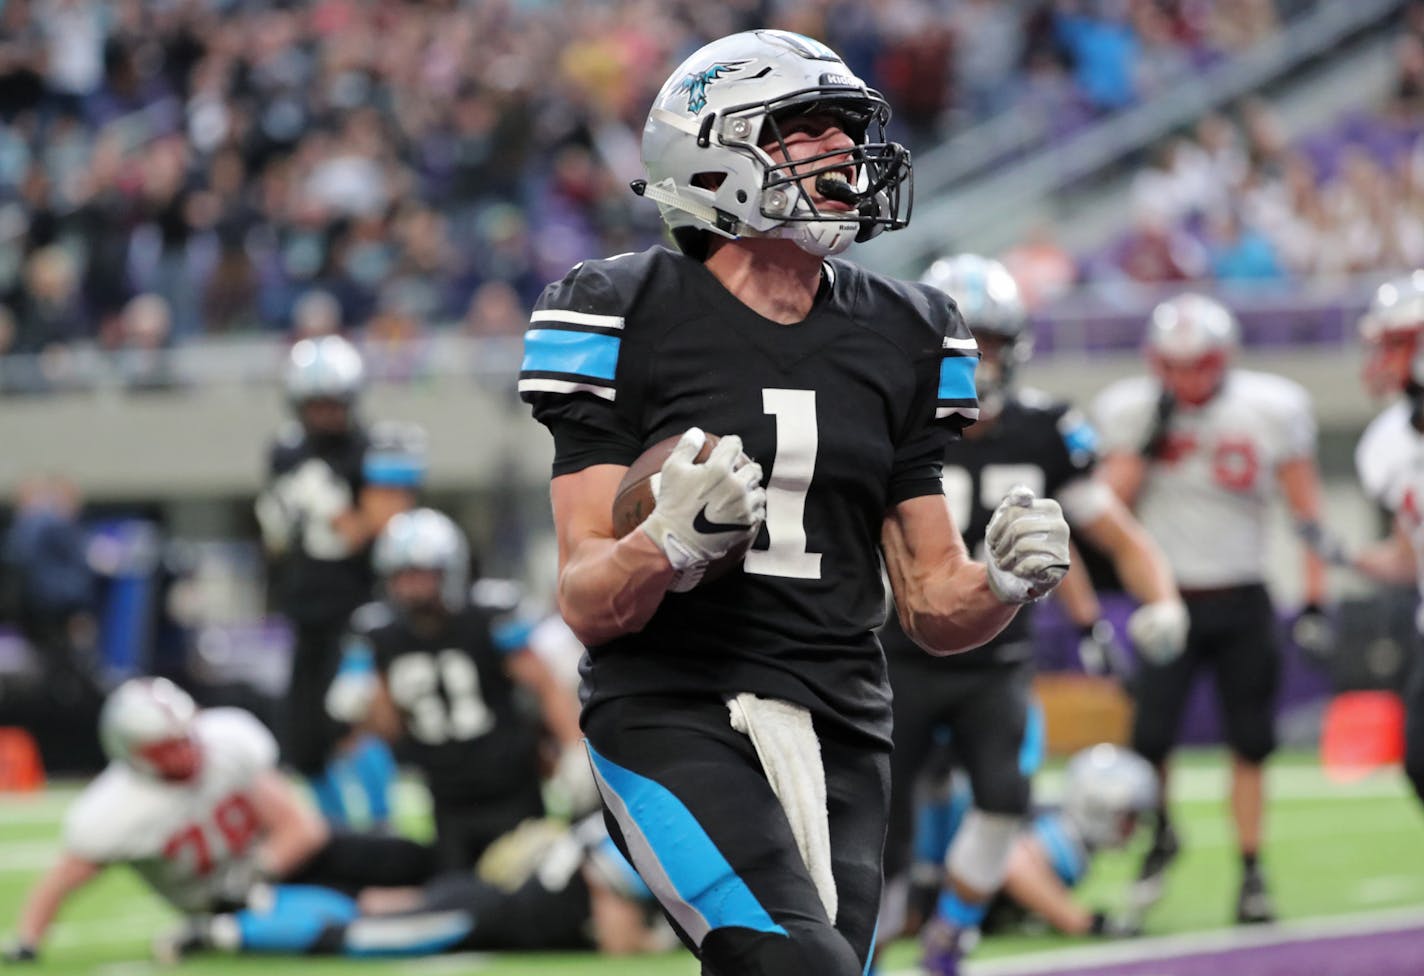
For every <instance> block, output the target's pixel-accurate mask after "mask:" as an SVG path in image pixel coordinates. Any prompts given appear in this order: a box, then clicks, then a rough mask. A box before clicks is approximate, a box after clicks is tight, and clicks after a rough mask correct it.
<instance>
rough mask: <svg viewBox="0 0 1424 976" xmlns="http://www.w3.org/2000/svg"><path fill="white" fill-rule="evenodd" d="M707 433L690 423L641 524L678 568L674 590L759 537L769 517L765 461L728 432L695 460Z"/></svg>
mask: <svg viewBox="0 0 1424 976" xmlns="http://www.w3.org/2000/svg"><path fill="white" fill-rule="evenodd" d="M706 440H707V435H706V434H704V433H703V432H702V430H701V429H700V428H697V427H690V428H688V430H687V432H686V433H685V434H683V435H682V439H681V440H680V441H678V442H677V446H676V447H674V448H673V449H672V453H671V454H669V455H668V459H667V460H666V461H664V462H663V466H662V471H661V472H660V478H659V480H658V483H657V493H656V494H657V502H656V504H655V505H654V507H653V514H651V515H649V516H648V517H647V518H646V519H644V520H643V525H642V529H643V531H644V532H646V533H647V534H648V537H649V538H650V539H652V540H653V542H655V543H657V546H658V548H659V549H661V550H662V551H663V553H664V554H666V555H667V558H668V562H670V563H672V567H673V569H675V570H677V571H678V576H677V577H676V578H675V579H674V580H673V584H672V586H671V587H670V589H672V590H674V591H679V592H680V591H682V590H688V589H691V588H692V587H694V586H696V585H697V583H698V582H699V581H700V580H701V579H702V570H703V569H705V568H706V566H707V564H708V563H710V562H711V561H712V560H714V559H720V558H722V557H723V556H725V555H726V554H727V553H729V552H731V551H732V550H733V549H735V548H736V547H737V546H739V545H744V544H746V543H747V542H748V541H749V540H750V539H753V538H755V537H756V534H757V532H758V531H760V529H761V524H762V522H763V521H765V519H766V489H765V488H763V487H762V486H761V465H759V464H757V463H756V462H755V461H753V460H751V459H750V458H748V457H747V456H746V455H745V454H743V453H742V439H741V438H740V437H738V436H737V435H736V434H728V435H727V436H725V437H723V438H722V439H721V440H719V441H718V442H717V446H716V447H714V448H713V449H712V453H711V454H710V455H708V457H707V460H706V461H704V462H703V463H702V464H696V463H694V462H693V458H695V457H697V452H698V451H700V450H702V445H703V444H704V443H705V442H706Z"/></svg>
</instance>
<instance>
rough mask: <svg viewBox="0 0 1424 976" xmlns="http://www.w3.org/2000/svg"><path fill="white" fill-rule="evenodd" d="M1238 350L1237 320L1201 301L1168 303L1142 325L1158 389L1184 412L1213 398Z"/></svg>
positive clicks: (1181, 298)
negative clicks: (1177, 403) (1186, 408)
mask: <svg viewBox="0 0 1424 976" xmlns="http://www.w3.org/2000/svg"><path fill="white" fill-rule="evenodd" d="M1240 345H1241V326H1240V325H1239V324H1238V323H1237V321H1236V316H1235V315H1233V314H1232V313H1231V310H1230V309H1228V308H1227V307H1226V306H1225V305H1223V304H1221V303H1220V302H1218V301H1217V300H1216V299H1214V298H1210V297H1208V296H1206V295H1200V294H1195V293H1190V292H1189V293H1187V294H1183V295H1177V296H1176V297H1175V298H1169V299H1168V300H1167V301H1165V302H1162V303H1161V304H1160V305H1158V306H1157V307H1156V308H1154V309H1153V310H1152V317H1151V319H1150V320H1149V321H1148V323H1147V342H1146V347H1145V348H1146V352H1147V357H1148V359H1149V360H1150V361H1151V363H1152V367H1153V369H1154V370H1155V371H1156V373H1157V375H1158V377H1159V378H1160V379H1161V380H1162V385H1163V386H1164V387H1166V388H1167V389H1168V390H1170V391H1171V393H1172V395H1173V396H1174V397H1176V398H1177V401H1178V402H1179V403H1182V404H1185V405H1187V406H1201V405H1202V404H1204V403H1206V402H1207V401H1209V400H1210V399H1211V398H1212V397H1214V396H1216V393H1217V391H1218V390H1220V389H1221V384H1222V382H1223V381H1224V380H1225V378H1226V369H1227V367H1228V366H1229V365H1230V362H1231V359H1232V357H1233V356H1234V355H1235V354H1236V350H1237V348H1238V347H1239V346H1240Z"/></svg>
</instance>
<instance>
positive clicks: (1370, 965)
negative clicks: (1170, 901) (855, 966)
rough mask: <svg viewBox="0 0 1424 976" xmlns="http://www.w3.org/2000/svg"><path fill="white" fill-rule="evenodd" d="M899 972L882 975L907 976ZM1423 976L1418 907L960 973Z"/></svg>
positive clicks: (1423, 923)
mask: <svg viewBox="0 0 1424 976" xmlns="http://www.w3.org/2000/svg"><path fill="white" fill-rule="evenodd" d="M914 972H916V971H915V970H906V971H901V972H899V973H892V974H888V976H911V974H912V973H914ZM1087 973H1091V974H1093V976H1424V909H1421V908H1419V907H1413V908H1407V909H1393V910H1389V911H1384V912H1374V913H1370V914H1367V915H1351V916H1337V917H1326V918H1315V919H1303V920H1299V921H1294V922H1286V923H1282V924H1279V925H1273V926H1263V927H1259V928H1230V929H1221V930H1217V931H1212V932H1201V933H1195V934H1187V935H1174V936H1163V937H1159V938H1149V939H1138V940H1132V941H1126V942H1116V943H1111V944H1098V945H1092V944H1089V945H1084V946H1082V947H1075V948H1069V949H1060V950H1056V951H1053V952H1042V953H1035V954H1033V955H1029V956H1018V957H1015V958H1012V959H988V960H984V961H982V962H976V961H974V959H973V958H972V957H971V958H970V959H969V960H967V961H966V962H965V963H964V976H1058V974H1061V976H1081V974H1087Z"/></svg>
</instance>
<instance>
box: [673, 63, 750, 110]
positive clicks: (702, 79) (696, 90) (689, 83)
mask: <svg viewBox="0 0 1424 976" xmlns="http://www.w3.org/2000/svg"><path fill="white" fill-rule="evenodd" d="M746 63H747V62H745V61H718V62H717V63H716V64H713V65H709V66H708V67H706V68H703V69H702V70H701V71H689V72H688V73H687V76H686V77H684V78H683V79H682V81H680V82H678V84H677V90H678V91H680V92H687V110H688V111H689V112H692V113H694V114H695V113H697V112H700V111H702V109H703V108H704V107H706V105H707V86H708V85H710V84H712V82H714V81H716V80H717V79H718V78H720V77H722V76H723V75H729V74H731V73H732V72H733V71H741V70H742V65H744V64H746Z"/></svg>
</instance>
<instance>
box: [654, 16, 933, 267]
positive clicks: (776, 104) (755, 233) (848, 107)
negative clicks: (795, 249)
mask: <svg viewBox="0 0 1424 976" xmlns="http://www.w3.org/2000/svg"><path fill="white" fill-rule="evenodd" d="M816 112H825V113H828V114H830V115H832V116H834V117H835V118H836V120H837V124H838V127H839V128H840V129H841V130H842V131H844V132H845V133H846V135H847V136H849V137H850V139H851V140H852V141H853V142H854V143H855V145H854V146H853V147H852V148H849V149H847V150H844V151H840V150H837V151H833V152H826V153H822V154H820V155H817V156H813V157H810V158H808V159H803V160H798V161H797V162H796V163H795V164H794V166H793V164H792V163H789V162H785V161H782V162H777V161H774V160H773V159H772V157H771V155H770V154H769V153H768V152H767V151H766V150H765V149H763V148H761V147H762V145H763V144H765V143H769V142H771V141H772V140H774V141H775V142H777V143H779V144H781V146H782V150H783V152H784V151H785V142H784V138H783V135H782V130H781V128H780V126H779V124H778V123H779V122H780V121H782V120H785V119H787V118H791V117H796V116H802V115H808V114H812V113H816ZM889 119H890V106H889V105H888V104H887V103H886V101H885V99H884V98H883V97H882V96H881V95H880V93H879V92H877V91H874V90H873V89H870V88H868V87H866V84H865V82H863V81H862V80H861V79H859V78H857V77H856V76H855V75H854V73H852V72H851V70H850V68H848V67H847V66H846V64H845V62H844V61H842V60H841V58H840V56H839V55H838V54H836V53H835V52H834V51H832V50H831V49H830V48H828V47H826V46H825V45H824V44H822V43H820V42H819V41H815V40H812V39H811V38H809V37H803V36H802V35H800V34H793V33H790V32H788V31H779V30H754V31H745V32H743V33H740V34H732V35H729V36H727V37H724V38H722V39H721V40H717V41H713V42H712V43H711V44H708V45H706V46H704V47H702V48H700V49H699V50H698V51H696V52H695V53H694V54H693V55H692V56H691V57H689V58H688V59H687V60H686V61H684V62H683V63H682V64H681V65H679V66H678V68H677V70H676V71H674V72H673V73H672V75H671V77H669V78H668V80H667V82H666V83H664V85H663V87H662V90H661V91H660V92H658V96H657V99H656V100H655V101H654V102H653V107H652V110H651V111H650V112H649V113H648V119H647V123H646V124H645V125H644V126H643V164H644V166H645V167H646V168H647V173H648V178H647V180H637V181H635V182H634V183H633V190H634V192H636V193H638V194H639V195H641V196H645V197H647V198H648V199H650V200H652V201H654V202H656V203H657V204H658V208H659V210H660V211H661V212H662V217H663V220H664V222H666V224H667V225H668V227H669V228H670V229H671V230H672V232H673V237H674V239H675V240H677V242H678V246H679V247H681V248H682V249H683V251H685V252H688V253H691V254H695V255H699V256H700V253H701V252H702V251H703V250H705V241H704V240H702V238H703V234H702V233H700V232H702V231H707V232H710V233H713V234H719V235H721V236H723V237H728V238H736V237H742V236H748V237H779V238H786V239H789V240H792V241H795V242H796V244H797V245H799V246H800V247H801V248H802V249H803V250H806V251H808V252H809V253H812V254H816V255H820V256H825V255H828V254H838V253H840V252H841V251H844V250H845V249H846V248H847V247H849V246H850V244H851V242H852V241H857V240H859V241H864V240H869V239H870V238H871V237H873V236H874V235H875V234H877V233H879V232H880V231H882V230H898V229H899V228H901V227H904V226H905V225H906V224H908V223H909V220H910V207H911V197H912V190H911V187H912V180H911V176H910V154H909V151H908V150H906V149H905V148H904V147H903V146H900V145H898V144H896V143H892V142H887V141H886V140H885V124H886V123H887V122H888V121H889ZM808 178H818V179H817V183H816V189H817V193H819V194H820V195H821V196H822V197H825V198H826V199H831V200H835V201H838V202H840V203H842V204H844V205H846V206H848V207H849V208H850V209H848V210H845V211H837V210H832V209H830V208H827V209H825V210H824V211H822V210H819V209H817V207H816V206H815V204H814V203H813V202H812V200H811V198H810V196H809V195H808V194H807V193H806V191H805V189H804V187H803V185H802V182H801V181H803V180H806V179H808Z"/></svg>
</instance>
